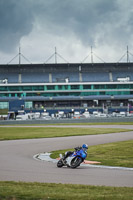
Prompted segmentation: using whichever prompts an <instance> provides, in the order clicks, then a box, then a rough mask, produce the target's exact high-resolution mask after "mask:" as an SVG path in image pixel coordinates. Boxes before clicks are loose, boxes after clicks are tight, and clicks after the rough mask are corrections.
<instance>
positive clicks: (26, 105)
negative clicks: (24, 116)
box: [25, 101, 33, 108]
mask: <svg viewBox="0 0 133 200" xmlns="http://www.w3.org/2000/svg"><path fill="white" fill-rule="evenodd" d="M32 107H33V103H32V101H27V102H25V108H32Z"/></svg>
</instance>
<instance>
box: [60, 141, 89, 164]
mask: <svg viewBox="0 0 133 200" xmlns="http://www.w3.org/2000/svg"><path fill="white" fill-rule="evenodd" d="M87 149H88V145H85V144H84V145H83V146H82V147H77V148H75V151H74V152H71V151H69V152H66V153H65V155H64V156H63V155H62V154H60V160H59V161H58V162H57V167H63V166H67V167H71V168H77V167H78V166H80V164H81V163H82V162H83V161H84V160H85V158H86V157H87Z"/></svg>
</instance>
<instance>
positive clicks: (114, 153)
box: [51, 140, 133, 168]
mask: <svg viewBox="0 0 133 200" xmlns="http://www.w3.org/2000/svg"><path fill="white" fill-rule="evenodd" d="M68 150H72V149H67V150H60V151H54V152H52V155H51V157H52V158H57V157H59V154H60V153H64V152H65V151H68ZM73 150H74V149H73ZM87 152H88V156H87V158H86V160H91V161H99V162H101V165H107V166H121V167H131V168H133V140H129V141H124V142H114V143H109V144H102V145H95V146H89V148H88V150H87Z"/></svg>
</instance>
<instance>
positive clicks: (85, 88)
mask: <svg viewBox="0 0 133 200" xmlns="http://www.w3.org/2000/svg"><path fill="white" fill-rule="evenodd" d="M83 89H84V90H87V89H91V85H83Z"/></svg>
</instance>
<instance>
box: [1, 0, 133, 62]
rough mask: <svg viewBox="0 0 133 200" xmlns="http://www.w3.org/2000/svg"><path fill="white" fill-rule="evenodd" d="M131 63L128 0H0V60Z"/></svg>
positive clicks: (132, 0)
mask: <svg viewBox="0 0 133 200" xmlns="http://www.w3.org/2000/svg"><path fill="white" fill-rule="evenodd" d="M127 46H128V53H129V54H128V55H129V61H130V62H133V0H0V64H7V63H10V64H14V63H16V64H17V63H18V62H19V56H18V53H19V47H20V54H21V63H55V62H58V63H65V62H69V63H74V62H76V63H81V62H85V63H90V62H94V63H95V62H96V63H97V62H100V63H101V62H126V61H127Z"/></svg>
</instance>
